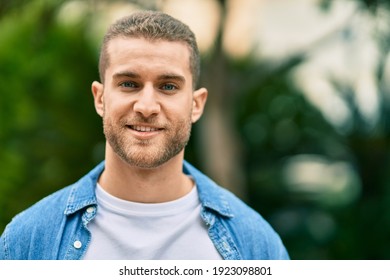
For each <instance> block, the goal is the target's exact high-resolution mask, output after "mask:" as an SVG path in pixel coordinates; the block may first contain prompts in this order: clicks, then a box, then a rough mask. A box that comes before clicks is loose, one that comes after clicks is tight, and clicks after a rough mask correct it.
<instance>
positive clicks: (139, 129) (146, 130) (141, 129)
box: [133, 125, 158, 132]
mask: <svg viewBox="0 0 390 280" xmlns="http://www.w3.org/2000/svg"><path fill="white" fill-rule="evenodd" d="M133 129H134V130H137V131H142V132H151V131H157V130H158V129H157V128H154V127H148V126H140V125H136V126H133Z"/></svg>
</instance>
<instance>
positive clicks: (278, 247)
mask: <svg viewBox="0 0 390 280" xmlns="http://www.w3.org/2000/svg"><path fill="white" fill-rule="evenodd" d="M185 171H186V172H187V173H189V174H190V175H192V176H194V178H195V180H196V182H197V187H198V193H199V199H200V201H201V204H202V206H203V207H204V209H205V210H206V211H207V213H208V214H206V215H212V216H215V215H217V216H218V218H217V220H218V222H219V223H220V224H221V225H223V226H224V228H225V229H227V230H228V232H229V233H230V235H231V237H232V238H233V239H234V240H235V243H236V244H237V246H238V248H239V249H240V251H241V255H242V257H243V258H244V259H258V258H268V259H288V258H289V257H288V253H287V251H286V249H285V247H284V245H283V243H282V241H281V239H280V237H279V235H278V233H276V231H275V230H274V229H273V227H272V226H271V225H270V223H269V222H268V221H266V219H265V218H264V217H263V216H262V215H261V214H260V213H259V212H258V211H256V210H255V209H253V208H252V207H250V206H249V205H248V204H247V203H246V202H244V201H243V200H242V199H241V198H239V197H237V196H236V195H235V194H234V193H232V192H231V191H229V190H228V189H226V188H224V187H222V186H219V185H218V184H217V183H215V182H214V181H213V180H212V179H210V178H209V177H207V176H206V175H205V174H203V173H202V172H200V171H199V170H197V169H196V168H195V167H193V166H191V165H190V164H188V163H185ZM206 219H207V217H206Z"/></svg>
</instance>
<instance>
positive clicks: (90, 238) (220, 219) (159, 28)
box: [0, 11, 288, 259]
mask: <svg viewBox="0 0 390 280" xmlns="http://www.w3.org/2000/svg"><path fill="white" fill-rule="evenodd" d="M99 71H100V80H101V83H100V82H96V81H95V82H93V83H92V93H93V97H94V104H95V108H96V111H97V113H98V114H99V115H100V116H101V117H102V119H103V128H104V134H105V136H106V140H107V141H106V154H105V161H104V162H102V163H101V164H99V165H98V166H97V167H95V168H94V169H93V170H92V171H90V173H88V174H87V175H86V176H85V177H83V178H81V179H80V180H79V181H78V182H76V183H75V184H73V185H71V186H68V187H67V188H64V189H62V190H60V191H58V192H56V193H54V194H52V195H50V196H48V197H46V198H44V199H43V200H41V201H40V202H38V203H37V204H35V205H33V206H32V207H31V208H29V209H28V210H26V211H24V212H22V213H21V214H19V215H18V216H16V217H15V218H14V219H13V221H12V222H11V223H10V224H9V225H8V226H7V227H6V229H5V231H4V232H3V234H2V236H1V239H0V259H288V253H287V251H286V249H285V247H284V246H283V244H282V242H281V240H280V238H279V236H278V235H277V233H275V232H274V230H273V229H272V228H271V227H270V225H269V224H268V223H267V222H266V221H265V220H264V219H263V218H262V217H261V216H260V215H259V214H258V213H256V212H255V211H253V210H252V209H250V208H249V207H248V206H247V205H245V204H244V203H243V202H242V201H240V200H239V199H238V198H236V197H235V196H234V195H233V194H231V193H230V192H228V191H227V190H224V189H222V188H221V187H219V186H217V185H216V184H215V183H214V182H213V181H211V180H210V179H209V178H208V177H206V176H205V175H204V174H202V173H201V172H200V171H198V170H197V169H195V168H194V167H193V166H191V165H190V164H189V163H187V162H186V161H184V147H185V146H186V144H187V142H188V139H189V137H190V131H191V126H192V123H195V122H196V121H197V120H198V119H199V118H200V117H201V115H202V112H203V108H204V106H205V103H206V99H207V90H206V89H205V88H199V89H196V83H197V80H198V77H199V52H198V48H197V44H196V40H195V36H194V34H193V33H192V32H191V30H190V29H189V28H188V27H187V26H186V25H184V24H183V23H181V22H180V21H178V20H176V19H174V18H172V17H170V16H168V15H166V14H164V13H160V12H150V11H147V12H138V13H134V14H132V15H130V16H129V17H126V18H123V19H121V20H119V21H117V22H116V23H115V24H113V25H112V26H111V27H110V28H109V30H108V32H107V33H106V35H105V37H104V40H103V46H102V50H101V55H100V63H99Z"/></svg>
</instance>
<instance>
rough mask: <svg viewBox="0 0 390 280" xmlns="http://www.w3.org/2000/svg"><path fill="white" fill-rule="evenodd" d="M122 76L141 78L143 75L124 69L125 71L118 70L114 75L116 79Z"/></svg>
mask: <svg viewBox="0 0 390 280" xmlns="http://www.w3.org/2000/svg"><path fill="white" fill-rule="evenodd" d="M122 77H128V78H140V77H141V76H140V75H138V74H137V73H134V72H131V71H123V72H118V73H115V74H114V75H113V78H114V79H119V78H122Z"/></svg>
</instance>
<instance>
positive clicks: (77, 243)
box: [73, 240, 83, 249]
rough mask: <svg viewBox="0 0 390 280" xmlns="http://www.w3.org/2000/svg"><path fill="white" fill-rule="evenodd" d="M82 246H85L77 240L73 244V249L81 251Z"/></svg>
mask: <svg viewBox="0 0 390 280" xmlns="http://www.w3.org/2000/svg"><path fill="white" fill-rule="evenodd" d="M81 246H83V244H82V243H81V241H79V240H77V241H75V242H74V243H73V247H75V248H76V249H80V248H81Z"/></svg>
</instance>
